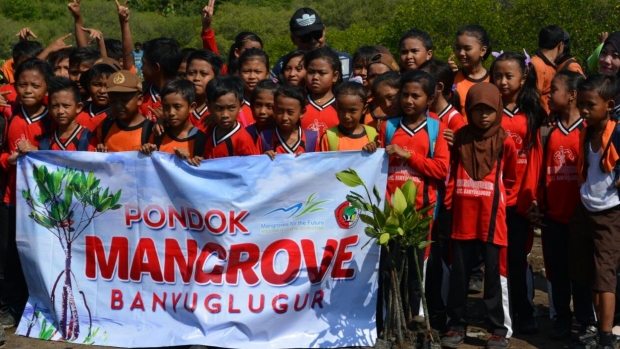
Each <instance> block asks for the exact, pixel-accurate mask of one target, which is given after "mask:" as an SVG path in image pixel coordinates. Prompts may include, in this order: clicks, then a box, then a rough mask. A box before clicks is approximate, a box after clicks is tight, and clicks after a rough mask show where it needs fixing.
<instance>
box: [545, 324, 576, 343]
mask: <svg viewBox="0 0 620 349" xmlns="http://www.w3.org/2000/svg"><path fill="white" fill-rule="evenodd" d="M571 333H572V330H571V324H567V323H566V322H565V321H558V320H556V321H554V322H553V325H552V326H551V332H549V338H550V339H554V340H564V339H568V338H569V337H570V335H571Z"/></svg>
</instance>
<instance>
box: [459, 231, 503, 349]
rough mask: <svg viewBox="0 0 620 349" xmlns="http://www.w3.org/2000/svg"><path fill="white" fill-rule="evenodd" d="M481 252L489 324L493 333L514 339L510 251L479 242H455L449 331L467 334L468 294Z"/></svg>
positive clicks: (485, 303)
mask: <svg viewBox="0 0 620 349" xmlns="http://www.w3.org/2000/svg"><path fill="white" fill-rule="evenodd" d="M479 252H482V256H483V259H484V264H485V268H484V298H483V300H484V305H485V308H486V310H487V316H488V319H489V322H490V332H491V333H492V334H497V335H500V336H504V337H508V338H510V336H512V319H511V317H510V302H509V299H508V278H507V275H506V274H507V273H506V268H507V252H508V251H507V247H504V246H498V245H494V244H492V243H487V242H483V241H480V240H452V272H451V274H450V290H449V292H448V308H447V314H448V318H449V320H448V328H449V329H450V330H454V331H459V332H465V331H466V330H467V292H468V289H469V278H470V276H471V270H472V266H473V265H474V264H475V263H477V262H478V255H479Z"/></svg>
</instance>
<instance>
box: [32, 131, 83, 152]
mask: <svg viewBox="0 0 620 349" xmlns="http://www.w3.org/2000/svg"><path fill="white" fill-rule="evenodd" d="M91 137H92V133H91V132H90V131H89V130H88V129H87V128H85V127H83V128H82V133H81V134H80V137H73V139H72V140H71V143H73V145H75V149H76V150H77V151H88V146H89V144H90V138H91ZM51 149H52V137H51V135H50V136H46V137H44V138H43V139H41V141H40V142H39V150H51Z"/></svg>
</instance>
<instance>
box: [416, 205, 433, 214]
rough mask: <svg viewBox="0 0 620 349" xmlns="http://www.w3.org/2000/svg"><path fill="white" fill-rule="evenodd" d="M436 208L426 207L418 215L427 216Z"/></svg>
mask: <svg viewBox="0 0 620 349" xmlns="http://www.w3.org/2000/svg"><path fill="white" fill-rule="evenodd" d="M434 208H435V205H430V206H426V207H424V208H422V209H420V210H419V211H418V214H420V215H421V216H423V215H425V214H426V213H427V212H430V211H431V210H433V209H434Z"/></svg>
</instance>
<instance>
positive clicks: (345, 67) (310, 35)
mask: <svg viewBox="0 0 620 349" xmlns="http://www.w3.org/2000/svg"><path fill="white" fill-rule="evenodd" d="M289 28H290V30H291V41H292V42H293V44H295V46H297V48H298V49H299V50H302V51H310V50H312V49H315V48H319V47H325V46H326V44H325V25H323V20H321V17H320V16H319V14H318V13H316V11H314V10H313V9H311V8H308V7H303V8H300V9H299V10H297V11H295V13H294V14H293V17H291V20H290V22H289ZM332 51H334V52H336V53H337V54H338V57H339V58H340V62H341V63H342V79H343V80H344V81H347V80H349V76H350V72H351V62H352V59H351V56H350V55H349V54H348V53H346V52H340V51H336V50H332ZM285 58H286V56H283V57H280V59H279V60H278V61H277V62H276V64H275V65H274V66H273V69H272V70H271V73H270V74H271V78H272V79H275V78H277V77H279V76H280V73H281V72H282V64H283V63H284V59H285Z"/></svg>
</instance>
